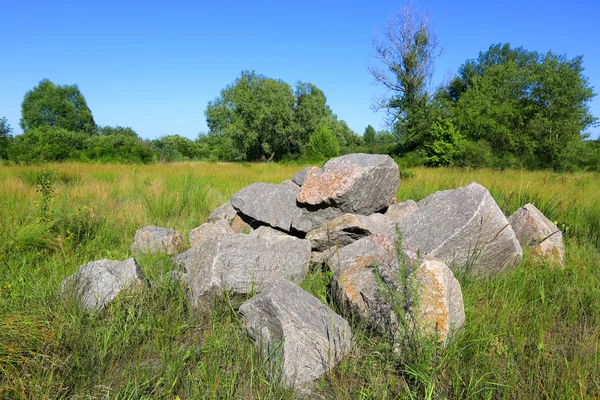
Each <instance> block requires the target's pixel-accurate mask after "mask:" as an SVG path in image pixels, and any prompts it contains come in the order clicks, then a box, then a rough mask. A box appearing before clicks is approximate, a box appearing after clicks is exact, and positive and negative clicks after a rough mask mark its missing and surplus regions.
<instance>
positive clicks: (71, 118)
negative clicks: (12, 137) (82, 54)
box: [20, 79, 96, 135]
mask: <svg viewBox="0 0 600 400" xmlns="http://www.w3.org/2000/svg"><path fill="white" fill-rule="evenodd" d="M20 125H21V128H22V129H23V131H28V130H30V129H34V128H40V127H45V126H48V127H55V128H61V129H66V130H68V131H74V132H82V133H85V134H88V135H91V134H94V133H96V124H95V122H94V118H93V117H92V112H91V111H90V109H89V108H88V106H87V103H86V101H85V98H84V97H83V95H82V94H81V92H80V90H79V88H78V87H77V85H64V86H60V85H55V84H54V83H52V82H50V81H49V80H48V79H44V80H42V81H41V82H40V83H39V85H38V86H36V87H34V88H33V89H32V90H30V91H28V92H27V93H26V94H25V98H24V99H23V103H22V104H21V121H20Z"/></svg>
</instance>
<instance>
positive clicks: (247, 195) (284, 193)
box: [231, 182, 302, 232]
mask: <svg viewBox="0 0 600 400" xmlns="http://www.w3.org/2000/svg"><path fill="white" fill-rule="evenodd" d="M299 189H300V188H297V189H293V188H290V187H288V186H285V185H277V184H274V183H263V182H257V183H253V184H251V185H249V186H246V187H245V188H243V189H241V190H240V191H239V192H237V193H236V194H234V195H233V197H232V198H231V204H232V205H233V207H234V208H235V209H236V210H237V211H239V212H240V213H242V214H244V215H246V216H248V217H250V218H251V219H254V220H257V221H260V222H261V223H263V224H267V225H270V226H272V227H274V228H279V229H282V230H284V231H286V232H290V231H291V230H292V221H293V220H294V218H298V217H299V216H300V214H301V213H302V211H301V210H300V209H299V208H298V207H297V206H296V195H297V193H298V190H299Z"/></svg>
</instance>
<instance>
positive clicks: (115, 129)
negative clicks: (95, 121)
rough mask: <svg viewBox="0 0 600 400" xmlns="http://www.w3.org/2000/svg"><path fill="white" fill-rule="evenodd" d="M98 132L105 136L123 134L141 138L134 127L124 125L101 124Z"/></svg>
mask: <svg viewBox="0 0 600 400" xmlns="http://www.w3.org/2000/svg"><path fill="white" fill-rule="evenodd" d="M98 133H99V134H100V135H104V136H109V135H121V136H131V137H134V138H139V136H138V134H137V133H136V132H135V131H134V130H133V129H132V128H130V127H122V126H100V127H98Z"/></svg>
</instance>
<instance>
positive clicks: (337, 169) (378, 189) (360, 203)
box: [297, 154, 400, 215]
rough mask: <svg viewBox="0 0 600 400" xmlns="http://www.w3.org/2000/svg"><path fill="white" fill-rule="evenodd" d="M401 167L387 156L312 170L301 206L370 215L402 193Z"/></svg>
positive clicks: (348, 158)
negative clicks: (331, 207)
mask: <svg viewBox="0 0 600 400" xmlns="http://www.w3.org/2000/svg"><path fill="white" fill-rule="evenodd" d="M399 184H400V173H399V171H398V165H396V163H395V162H394V160H393V159H392V158H391V157H390V156H387V155H380V154H348V155H345V156H342V157H337V158H333V159H331V160H329V161H328V162H327V163H326V164H325V165H324V166H323V168H321V169H318V170H314V169H313V170H311V171H310V172H309V173H308V174H307V176H306V179H305V180H304V184H303V185H302V187H301V189H300V191H299V192H298V196H297V199H298V202H300V203H304V204H309V205H323V204H325V205H331V206H335V207H336V208H338V209H340V210H341V211H344V212H349V213H353V214H363V215H369V214H372V213H374V212H376V211H379V210H381V209H383V208H385V207H387V206H388V205H389V204H390V202H391V201H392V199H393V198H394V196H395V195H396V191H397V190H398V186H399Z"/></svg>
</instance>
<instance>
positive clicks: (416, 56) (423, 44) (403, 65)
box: [368, 3, 439, 147]
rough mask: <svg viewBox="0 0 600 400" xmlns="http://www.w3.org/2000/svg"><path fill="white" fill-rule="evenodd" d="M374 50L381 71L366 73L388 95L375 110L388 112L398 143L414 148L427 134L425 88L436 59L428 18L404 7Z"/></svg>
mask: <svg viewBox="0 0 600 400" xmlns="http://www.w3.org/2000/svg"><path fill="white" fill-rule="evenodd" d="M373 47H374V50H373V57H375V58H376V59H377V60H379V64H382V65H383V68H380V67H378V66H369V67H368V69H369V72H370V73H371V75H373V77H374V78H375V81H376V82H377V83H379V84H382V85H383V86H384V87H385V88H386V89H387V91H388V94H386V95H384V96H382V97H381V98H380V99H378V100H377V101H376V102H375V105H374V107H375V109H377V110H382V109H383V110H387V111H388V116H389V122H390V123H391V124H393V125H394V131H395V132H396V133H397V135H398V136H400V139H401V140H402V141H403V142H404V143H405V144H406V145H407V146H408V147H415V146H416V144H418V143H419V142H421V139H420V136H421V135H422V134H423V132H424V131H426V130H427V126H426V124H427V110H426V109H427V107H428V102H429V98H430V96H429V94H428V91H427V88H428V84H429V81H430V80H431V76H432V74H433V68H434V61H435V59H436V58H437V56H438V55H439V43H438V40H437V36H436V34H435V33H434V32H433V30H432V28H431V26H430V23H429V19H428V17H427V14H426V13H424V12H421V11H419V10H418V9H417V8H416V6H414V5H413V4H411V3H408V4H406V5H405V6H404V7H403V8H402V10H401V11H400V12H399V13H398V14H397V15H396V17H395V18H393V19H390V20H389V21H388V23H387V25H386V28H385V30H384V32H383V35H381V36H376V37H375V38H374V40H373ZM424 125H425V126H424Z"/></svg>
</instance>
